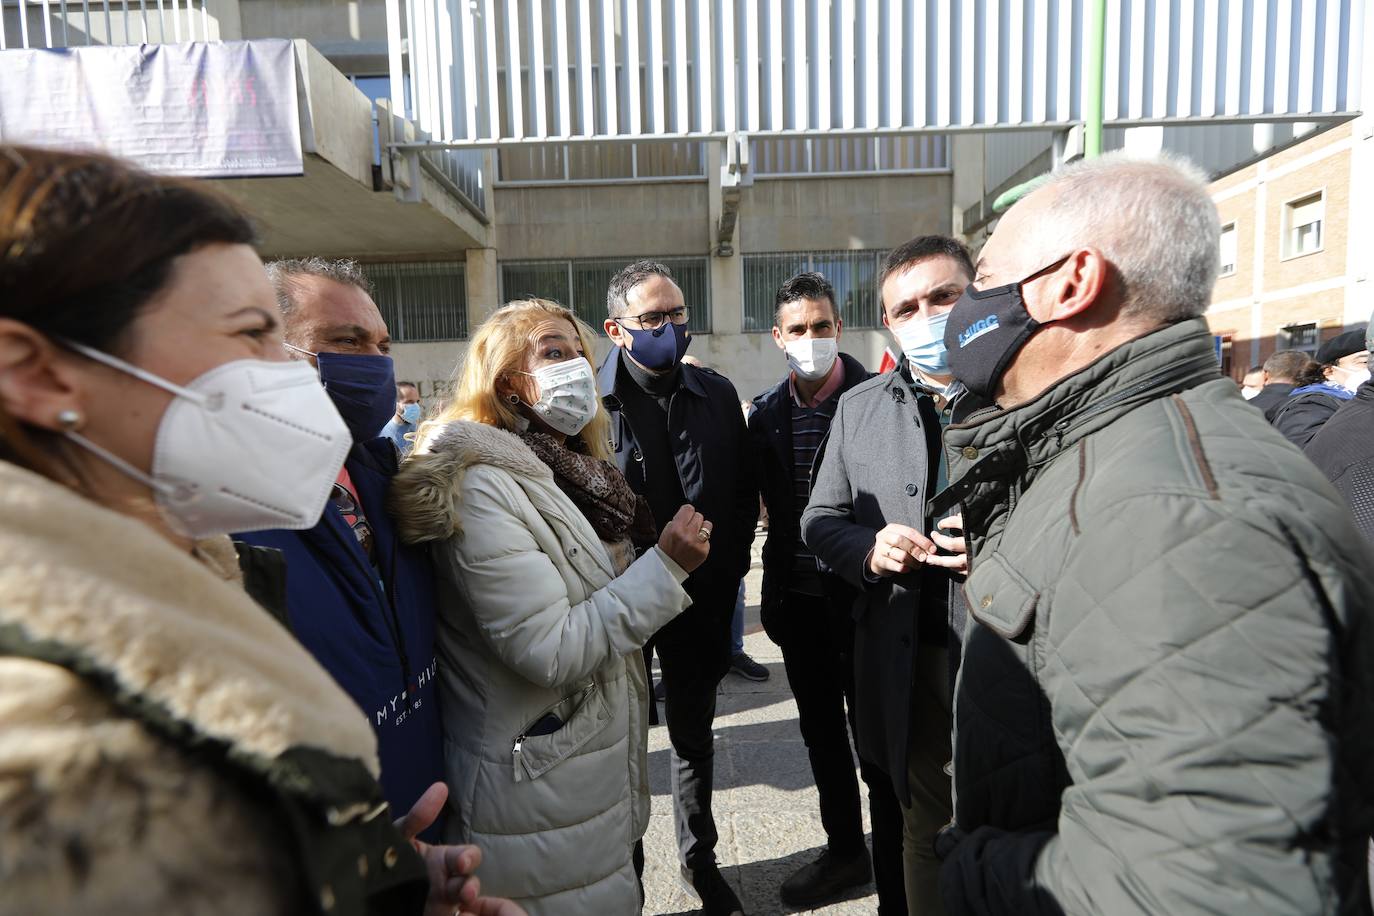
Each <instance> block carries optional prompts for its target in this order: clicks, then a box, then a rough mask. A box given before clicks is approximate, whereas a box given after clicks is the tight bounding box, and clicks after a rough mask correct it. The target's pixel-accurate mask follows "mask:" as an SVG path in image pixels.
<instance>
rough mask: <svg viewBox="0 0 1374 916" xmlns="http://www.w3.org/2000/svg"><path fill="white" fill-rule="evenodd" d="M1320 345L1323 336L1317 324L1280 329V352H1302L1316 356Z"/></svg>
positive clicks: (1289, 326) (1291, 325) (1296, 325)
mask: <svg viewBox="0 0 1374 916" xmlns="http://www.w3.org/2000/svg"><path fill="white" fill-rule="evenodd" d="M1320 343H1321V334H1320V333H1319V332H1318V331H1317V326H1316V324H1290V325H1288V326H1287V327H1283V328H1279V349H1280V350H1302V351H1303V352H1304V353H1312V354H1315V353H1316V352H1317V346H1318V345H1319V344H1320Z"/></svg>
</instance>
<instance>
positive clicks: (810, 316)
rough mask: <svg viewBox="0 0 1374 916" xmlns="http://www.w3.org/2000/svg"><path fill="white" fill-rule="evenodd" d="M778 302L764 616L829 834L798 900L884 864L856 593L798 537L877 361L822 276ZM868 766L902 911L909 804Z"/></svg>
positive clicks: (767, 403) (758, 453) (756, 432)
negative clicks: (866, 752)
mask: <svg viewBox="0 0 1374 916" xmlns="http://www.w3.org/2000/svg"><path fill="white" fill-rule="evenodd" d="M776 303H777V311H776V315H775V325H774V327H773V339H774V341H775V342H776V343H777V345H778V348H779V349H780V350H781V351H782V353H783V355H784V356H785V357H786V361H787V366H788V372H787V375H786V376H785V377H784V378H783V379H782V380H781V381H780V382H778V384H777V385H776V386H774V387H773V388H771V389H769V390H768V391H766V392H764V393H763V394H761V395H759V397H758V398H756V399H755V401H754V405H755V408H756V409H755V410H754V413H753V414H752V416H751V417H750V419H749V434H750V448H751V450H752V453H753V456H754V459H755V461H756V462H757V464H758V479H759V481H760V483H761V488H762V492H763V499H764V503H765V505H766V506H767V509H768V516H769V528H768V540H767V541H766V542H765V544H764V548H763V605H762V615H763V625H764V629H765V630H766V631H767V632H768V635H769V637H770V638H771V639H772V640H773V641H774V642H775V643H777V644H778V645H779V646H780V647H781V648H782V654H783V665H784V668H785V670H786V672H787V679H788V682H789V683H790V684H791V687H792V693H793V695H794V696H795V697H796V700H797V711H798V718H799V720H800V725H801V733H802V738H803V739H804V740H805V742H806V749H807V752H808V754H809V756H810V758H811V770H812V773H813V775H814V776H815V779H816V788H817V790H818V794H819V795H820V808H821V823H822V825H823V826H824V828H825V832H826V837H827V841H828V842H827V846H826V849H825V851H824V852H823V853H822V854H821V855H820V857H819V858H817V859H816V861H815V862H812V863H809V864H807V865H805V866H803V867H802V868H801V869H800V870H799V871H798V872H797V873H796V874H794V875H792V876H791V877H789V878H788V879H787V880H786V881H784V882H783V885H782V888H781V889H780V895H781V897H782V899H783V901H784V902H785V903H788V904H790V905H792V906H799V907H809V906H816V905H818V904H821V903H823V902H825V901H828V900H831V899H833V898H835V897H836V896H838V895H840V894H842V893H843V892H845V891H846V890H848V889H850V888H852V887H856V886H860V885H864V884H867V883H868V880H869V877H870V874H871V873H872V872H873V871H874V870H875V868H874V867H873V866H871V865H870V859H869V854H868V850H867V849H866V847H865V845H864V831H863V816H862V812H861V811H860V807H859V804H860V800H859V782H858V779H856V778H855V775H854V758H853V752H852V750H851V749H850V744H849V732H848V727H847V723H846V719H847V718H849V719H851V720H852V715H853V703H852V696H853V684H854V665H853V658H852V655H851V652H852V648H853V644H854V626H853V622H852V619H851V617H850V612H849V605H850V604H851V603H852V601H853V596H854V593H853V591H852V590H850V589H849V588H848V586H845V585H844V584H843V583H842V582H840V581H839V580H838V579H837V578H836V577H834V576H830V575H828V574H826V573H823V572H822V571H821V568H820V566H819V565H818V564H817V562H816V558H815V556H814V555H812V553H811V552H810V551H809V550H807V548H806V545H805V544H803V543H802V540H801V514H802V510H804V509H805V508H806V502H807V499H808V498H809V497H810V495H811V476H812V469H813V465H814V464H815V463H816V461H817V455H818V454H819V452H820V450H821V446H822V443H824V441H825V438H826V436H827V435H828V433H829V432H830V421H831V418H832V417H834V415H835V410H836V406H837V405H838V403H839V399H840V395H842V394H843V393H844V392H846V391H848V390H849V389H850V388H852V387H854V386H855V385H857V384H859V383H860V382H862V381H864V380H865V379H867V378H868V377H869V373H868V372H867V371H865V369H864V367H863V366H862V365H860V364H859V362H858V361H856V360H854V359H853V358H851V357H849V356H847V355H845V354H841V353H840V352H839V346H838V344H839V338H840V331H841V321H840V316H839V314H838V310H837V309H836V306H835V291H834V289H833V288H832V287H831V285H830V284H829V283H828V282H827V281H826V279H825V278H824V277H823V276H821V275H820V274H817V273H804V274H800V275H798V276H796V277H793V278H792V279H791V280H788V281H787V282H786V283H785V284H783V286H782V288H781V289H779V290H778V293H777V297H776ZM847 698H848V699H849V706H850V714H849V716H848V717H847V716H846V712H845V707H846V699H847ZM864 778H865V782H869V796H870V809H871V812H872V816H873V844H874V850H875V855H876V857H877V862H876V872H877V879H878V894H879V900H880V909H879V912H880V913H883V914H887V913H903V914H904V913H905V912H906V905H905V897H904V894H903V886H902V862H901V849H902V837H901V831H902V819H901V809H900V808H899V807H898V804H897V799H896V796H895V795H894V794H893V792H892V788H891V785H890V782H889V780H888V779H887V778H886V777H884V776H882V775H881V774H878V777H877V780H876V787H875V783H874V781H871V780H870V779H869V772H868V769H867V765H865V771H864Z"/></svg>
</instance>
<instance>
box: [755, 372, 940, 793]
mask: <svg viewBox="0 0 1374 916" xmlns="http://www.w3.org/2000/svg"><path fill="white" fill-rule="evenodd" d="M921 398H924V399H927V400H929V399H930V394H929V392H927V391H926V389H924V388H923V387H920V386H911V385H908V384H907V383H906V382H905V380H904V379H903V378H902V376H901V373H900V371H899V370H897V369H894V370H893V371H891V372H888V373H886V374H885V375H880V376H875V377H874V378H871V379H869V380H868V381H866V382H863V383H862V384H859V385H856V386H855V387H854V388H852V389H850V391H849V392H848V393H847V394H845V396H844V397H842V398H840V407H839V411H838V412H837V413H836V414H835V419H834V420H833V421H832V422H831V424H830V436H829V438H828V439H827V440H826V445H825V455H824V458H823V460H822V461H821V463H820V466H819V469H818V470H817V472H816V475H815V479H814V482H813V484H812V489H811V501H810V502H809V503H808V504H807V507H806V512H805V513H804V514H803V515H802V537H803V538H804V540H805V541H806V545H807V546H808V547H809V548H811V551H812V552H813V553H814V554H815V555H816V557H817V559H819V560H820V561H821V562H822V563H824V564H825V565H826V566H827V567H828V568H829V569H830V570H832V571H833V572H835V573H836V574H838V575H839V576H841V577H842V578H843V579H844V580H845V582H847V583H848V584H849V585H850V586H851V587H852V588H853V589H855V591H856V592H857V595H858V596H857V598H856V599H855V600H854V605H853V608H854V620H855V629H856V634H855V641H854V679H855V704H854V705H855V716H856V719H857V723H858V725H857V728H856V732H857V734H856V735H855V743H856V744H857V745H858V748H859V754H860V756H862V757H863V758H864V759H865V760H867V761H868V762H870V763H872V764H875V765H877V766H878V767H879V768H880V769H881V770H882V771H883V772H885V773H887V775H888V776H889V778H891V780H892V785H893V788H894V789H895V790H896V792H897V797H898V798H900V799H902V800H903V801H905V800H906V799H907V797H908V790H907V735H908V733H909V730H910V719H911V689H912V679H913V674H912V664H913V660H914V658H915V655H916V640H917V612H918V608H919V607H920V605H921V604H922V601H921V598H922V594H921V593H922V590H923V589H930V588H934V589H941V590H944V592H945V595H944V596H941V597H947V599H948V605H949V614H950V617H951V618H954V617H959V618H962V610H961V608H962V595H961V593H960V590H959V589H958V588H957V587H955V586H956V584H957V581H958V580H957V579H956V578H955V577H952V576H950V575H949V574H947V573H945V572H944V571H943V570H939V569H935V568H929V569H922V570H919V571H916V572H911V573H907V574H905V575H901V576H895V577H892V578H888V579H882V580H880V581H878V582H869V581H868V580H867V579H866V578H865V577H864V569H865V566H866V563H867V560H868V555H869V552H870V551H871V550H872V549H873V542H874V538H875V537H876V535H877V533H878V531H880V530H881V529H883V528H884V527H886V526H887V525H888V524H891V523H897V524H903V525H908V526H910V527H912V528H915V529H916V530H917V531H922V532H926V531H929V530H930V522H931V519H930V518H929V517H928V515H927V513H926V499H927V498H928V497H929V496H930V495H931V494H930V492H929V490H930V472H931V468H932V460H933V459H935V458H936V457H937V456H935V455H933V454H932V453H931V445H930V443H931V439H930V438H928V437H927V434H926V429H925V426H924V424H925V423H926V422H938V415H936V414H935V413H934V408H933V406H932V407H931V409H930V413H929V418H925V417H926V415H925V414H924V413H923V411H922V410H920V409H919V405H918V404H917V401H918V399H921ZM937 432H938V430H937ZM769 524H770V526H771V524H772V521H771V518H770V522H769ZM940 603H941V604H943V603H944V602H940ZM937 626H938V624H937ZM945 641H947V638H946V640H942V643H943V642H945Z"/></svg>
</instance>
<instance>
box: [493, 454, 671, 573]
mask: <svg viewBox="0 0 1374 916" xmlns="http://www.w3.org/2000/svg"><path fill="white" fill-rule="evenodd" d="M520 438H521V439H522V440H523V441H524V443H525V444H526V445H528V446H529V447H530V449H531V450H532V451H533V452H534V454H535V455H536V456H538V458H539V460H540V461H542V462H544V463H545V464H547V465H548V466H549V470H551V471H553V479H554V482H555V483H557V484H558V489H560V490H562V491H563V492H564V493H565V494H567V496H568V498H569V499H571V500H572V501H573V503H574V505H576V506H577V508H579V509H581V510H582V514H583V515H585V516H586V517H587V521H589V522H591V523H592V527H593V528H594V529H596V534H597V536H598V537H600V538H601V540H603V541H607V542H615V541H619V540H622V539H624V538H629V539H630V540H631V542H633V543H634V545H635V547H639V548H643V547H649V546H651V545H653V543H654V542H655V541H657V540H658V527H657V526H656V525H655V524H654V518H653V515H652V514H651V513H650V512H649V503H648V502H647V501H646V500H645V499H644V497H642V496H640V495H638V494H637V493H635V491H634V490H631V489H630V484H629V483H628V482H627V481H626V480H625V477H624V475H622V474H621V473H620V469H619V468H617V467H616V466H615V465H613V464H611V463H610V462H608V461H602V460H601V459H600V458H593V457H592V456H591V455H588V454H585V453H584V452H581V451H574V448H580V447H581V446H582V442H581V440H579V439H572V440H569V444H568V445H564V444H563V443H562V442H559V441H558V440H557V439H555V438H554V437H553V436H550V435H549V434H548V433H541V432H536V431H534V430H526V431H525V432H522V433H520Z"/></svg>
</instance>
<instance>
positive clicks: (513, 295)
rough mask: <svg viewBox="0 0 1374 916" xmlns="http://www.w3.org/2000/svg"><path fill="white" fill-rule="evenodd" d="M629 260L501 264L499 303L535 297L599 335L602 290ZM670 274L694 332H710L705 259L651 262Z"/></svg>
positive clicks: (603, 314)
mask: <svg viewBox="0 0 1374 916" xmlns="http://www.w3.org/2000/svg"><path fill="white" fill-rule="evenodd" d="M635 260H636V259H635V258H579V259H576V260H571V261H569V260H558V261H502V262H501V301H503V302H510V301H512V300H514V299H526V298H529V297H531V296H537V297H539V298H542V299H552V300H553V301H555V302H558V303H560V304H562V305H566V306H567V307H568V308H570V309H572V310H573V312H575V313H576V314H577V317H578V318H581V319H582V320H583V321H585V322H587V324H589V325H591V326H592V327H593V328H596V329H597V332H598V333H604V331H603V330H602V326H603V324H604V323H605V321H606V288H607V287H608V286H610V285H611V278H612V277H614V276H615V275H616V274H617V273H618V272H619V271H620V269H621V268H622V267H624V266H626V265H627V264H630V263H633V262H634V261H635ZM654 260H656V261H658V262H659V263H661V264H663V265H664V266H665V267H667V268H668V269H669V270H670V271H672V272H673V280H674V281H675V282H676V283H677V285H678V287H679V288H681V290H682V298H683V301H684V302H686V304H687V308H688V310H689V314H690V318H689V320H688V322H687V327H688V328H690V329H691V330H692V332H693V333H695V334H709V333H711V271H710V265H709V264H708V263H707V260H706V258H654Z"/></svg>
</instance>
